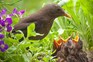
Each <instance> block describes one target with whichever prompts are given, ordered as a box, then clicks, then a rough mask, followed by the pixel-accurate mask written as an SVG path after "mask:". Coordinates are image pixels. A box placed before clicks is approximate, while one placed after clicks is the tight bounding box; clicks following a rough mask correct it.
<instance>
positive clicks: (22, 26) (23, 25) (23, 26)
mask: <svg viewBox="0 0 93 62" xmlns="http://www.w3.org/2000/svg"><path fill="white" fill-rule="evenodd" d="M29 24H30V23H18V24H16V25H15V26H14V31H15V30H24V29H26V28H27V26H29Z"/></svg>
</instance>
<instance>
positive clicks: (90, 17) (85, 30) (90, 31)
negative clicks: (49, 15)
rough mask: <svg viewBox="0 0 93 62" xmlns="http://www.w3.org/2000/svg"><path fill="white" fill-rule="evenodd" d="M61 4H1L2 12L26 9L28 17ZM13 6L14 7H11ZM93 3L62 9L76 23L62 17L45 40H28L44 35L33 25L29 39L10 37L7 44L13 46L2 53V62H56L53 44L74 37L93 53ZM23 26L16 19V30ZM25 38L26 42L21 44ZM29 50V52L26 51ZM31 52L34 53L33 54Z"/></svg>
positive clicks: (78, 0)
mask: <svg viewBox="0 0 93 62" xmlns="http://www.w3.org/2000/svg"><path fill="white" fill-rule="evenodd" d="M59 1H60V0H48V1H47V0H40V1H38V2H37V0H28V1H26V0H6V1H4V0H0V9H2V8H7V9H8V12H11V11H12V9H13V8H15V7H17V8H18V9H19V10H20V9H25V10H26V13H25V15H24V16H27V15H29V14H30V13H33V12H35V11H36V10H37V9H39V8H41V7H42V5H44V4H47V3H50V2H56V3H58V2H59ZM10 2H11V3H10ZM92 4H93V1H92V0H70V1H69V2H67V3H65V4H64V5H63V6H62V7H63V8H64V9H65V11H66V12H67V13H69V14H70V15H71V16H72V19H68V18H66V17H59V18H57V19H55V22H54V24H53V26H52V28H51V31H50V33H49V34H48V36H46V37H45V38H44V39H42V40H28V39H27V38H28V37H29V36H36V35H43V34H39V33H36V32H35V31H34V30H35V24H34V23H32V24H30V25H29V26H28V28H27V38H25V37H24V35H23V34H22V33H20V34H11V35H12V37H13V38H12V37H9V36H8V35H7V34H8V33H6V38H5V39H4V41H5V43H6V44H8V45H9V49H8V50H7V51H6V52H4V53H2V52H0V62H55V61H56V60H55V59H53V57H52V56H51V54H52V48H53V46H52V45H53V40H54V39H57V38H58V37H59V36H62V37H63V38H67V37H68V36H70V35H72V34H73V35H77V34H79V36H80V38H81V39H82V40H83V43H84V48H85V49H88V50H91V49H93V27H92V25H93V11H92V10H93V8H92ZM17 22H19V18H15V17H14V18H13V26H14V25H15V24H16V23H17ZM22 37H24V40H23V41H21V42H19V40H20V39H21V38H22ZM27 47H29V50H26V48H27ZM29 51H30V52H29Z"/></svg>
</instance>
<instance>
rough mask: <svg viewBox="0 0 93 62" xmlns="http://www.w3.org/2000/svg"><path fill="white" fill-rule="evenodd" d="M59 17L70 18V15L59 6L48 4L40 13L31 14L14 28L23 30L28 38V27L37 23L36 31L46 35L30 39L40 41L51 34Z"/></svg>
mask: <svg viewBox="0 0 93 62" xmlns="http://www.w3.org/2000/svg"><path fill="white" fill-rule="evenodd" d="M59 16H66V17H70V16H69V15H68V14H66V13H65V12H64V10H63V9H62V8H61V7H60V6H58V5H57V4H47V5H45V6H44V7H43V8H41V9H40V10H39V11H37V12H36V13H34V14H31V15H29V16H27V17H25V18H23V19H21V20H20V22H19V23H17V24H16V25H15V26H14V30H13V31H16V30H21V31H22V32H23V33H24V35H25V36H27V27H28V26H29V25H30V24H31V23H33V22H34V23H35V31H36V32H37V33H40V34H44V35H43V36H39V35H37V36H36V37H29V39H31V40H40V39H43V38H44V37H46V36H47V34H48V33H49V31H50V29H51V27H52V24H53V22H54V19H55V18H57V17H59Z"/></svg>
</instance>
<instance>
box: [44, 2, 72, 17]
mask: <svg viewBox="0 0 93 62" xmlns="http://www.w3.org/2000/svg"><path fill="white" fill-rule="evenodd" d="M43 9H44V11H45V12H46V14H48V15H50V16H54V17H58V16H66V17H69V18H71V16H70V15H69V14H67V13H65V12H64V10H63V9H62V8H61V7H60V6H59V5H57V4H47V5H45V6H44V8H43Z"/></svg>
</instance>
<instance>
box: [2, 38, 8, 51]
mask: <svg viewBox="0 0 93 62" xmlns="http://www.w3.org/2000/svg"><path fill="white" fill-rule="evenodd" d="M7 49H8V45H7V44H4V41H3V40H0V50H1V51H2V52H5V51H6V50H7Z"/></svg>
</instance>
